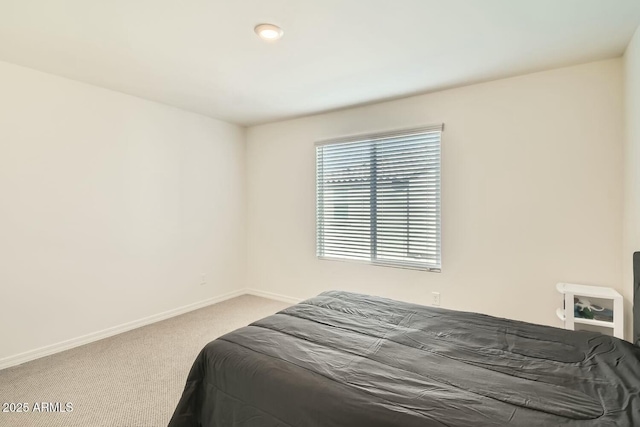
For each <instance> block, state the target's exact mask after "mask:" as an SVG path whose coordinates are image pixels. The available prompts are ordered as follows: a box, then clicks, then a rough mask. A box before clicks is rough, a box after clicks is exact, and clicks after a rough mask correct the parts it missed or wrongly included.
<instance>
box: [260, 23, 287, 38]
mask: <svg viewBox="0 0 640 427" xmlns="http://www.w3.org/2000/svg"><path fill="white" fill-rule="evenodd" d="M254 31H255V32H256V34H257V35H258V36H259V37H260V38H261V39H262V40H267V41H275V40H278V39H279V38H280V37H282V28H280V27H278V26H277V25H273V24H260V25H256V28H254Z"/></svg>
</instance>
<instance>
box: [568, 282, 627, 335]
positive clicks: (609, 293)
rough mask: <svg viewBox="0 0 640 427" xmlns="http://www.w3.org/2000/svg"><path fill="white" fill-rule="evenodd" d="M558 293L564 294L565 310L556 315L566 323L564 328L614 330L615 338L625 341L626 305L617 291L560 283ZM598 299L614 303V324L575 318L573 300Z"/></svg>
mask: <svg viewBox="0 0 640 427" xmlns="http://www.w3.org/2000/svg"><path fill="white" fill-rule="evenodd" d="M556 288H557V289H558V292H560V293H561V294H564V309H562V308H559V309H557V310H556V314H557V315H558V317H559V318H560V320H562V321H563V322H564V328H565V329H570V330H574V329H575V324H576V323H578V324H583V325H591V326H599V327H603V328H611V329H613V336H614V337H618V338H620V339H624V311H623V310H624V304H623V302H622V301H623V300H622V295H620V294H619V293H618V291H616V290H615V289H612V288H605V287H602V286H588V285H575V284H572V283H558V284H557V285H556ZM574 297H585V298H597V299H600V300H611V301H612V302H613V304H612V305H613V322H606V321H603V320H595V319H583V318H580V317H575V316H574V313H573V310H574V306H573V298H574Z"/></svg>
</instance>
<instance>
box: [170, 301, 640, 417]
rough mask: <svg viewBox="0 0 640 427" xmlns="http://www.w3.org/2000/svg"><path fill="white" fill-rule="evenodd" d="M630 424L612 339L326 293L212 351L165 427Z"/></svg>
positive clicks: (634, 382)
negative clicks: (168, 426) (168, 424)
mask: <svg viewBox="0 0 640 427" xmlns="http://www.w3.org/2000/svg"><path fill="white" fill-rule="evenodd" d="M560 425H562V426H581V427H590V426H598V427H605V426H618V427H620V426H629V427H631V426H640V349H639V348H637V347H635V346H633V345H632V344H630V343H628V342H625V341H622V340H619V339H617V338H613V337H609V336H605V335H601V334H598V333H592V332H583V331H577V332H574V331H566V330H563V329H558V328H552V327H547V326H540V325H534V324H530V323H524V322H517V321H512V320H506V319H499V318H495V317H491V316H486V315H482V314H477V313H466V312H457V311H451V310H445V309H441V308H433V307H424V306H420V305H415V304H407V303H402V302H398V301H393V300H388V299H383V298H377V297H372V296H366V295H359V294H353V293H347V292H337V291H332V292H325V293H323V294H321V295H319V296H317V297H315V298H311V299H309V300H307V301H304V302H302V303H300V304H297V305H294V306H292V307H290V308H288V309H286V310H283V311H281V312H279V313H277V314H275V315H273V316H270V317H267V318H265V319H262V320H260V321H257V322H255V323H253V324H252V325H250V326H247V327H245V328H241V329H238V330H236V331H234V332H232V333H229V334H227V335H225V336H223V337H221V338H219V339H217V340H215V341H212V342H211V343H209V344H208V345H207V346H206V347H205V348H204V349H203V350H202V352H201V353H200V355H199V356H198V358H197V359H196V361H195V363H194V365H193V368H192V370H191V372H190V374H189V377H188V380H187V385H186V387H185V390H184V394H183V395H182V398H181V400H180V402H179V403H178V405H177V408H176V410H175V413H174V415H173V418H172V420H171V423H170V426H171V427H180V426H209V427H214V426H215V427H232V426H233V427H240V426H242V427H276V426H291V427H314V426H318V427H337V426H345V427H346V426H348V427H359V426H363V427H418V426H419V427H430V426H442V427H444V426H446V427H463V426H464V427H469V426H473V427H481V426H495V427H505V426H509V427H514V426H526V427H534V426H560Z"/></svg>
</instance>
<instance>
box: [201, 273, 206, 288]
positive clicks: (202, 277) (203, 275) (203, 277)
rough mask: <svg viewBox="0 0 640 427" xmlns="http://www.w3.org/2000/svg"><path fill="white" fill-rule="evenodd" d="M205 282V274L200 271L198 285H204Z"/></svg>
mask: <svg viewBox="0 0 640 427" xmlns="http://www.w3.org/2000/svg"><path fill="white" fill-rule="evenodd" d="M206 284H207V276H206V275H205V274H204V273H202V274H201V275H200V286H204V285H206Z"/></svg>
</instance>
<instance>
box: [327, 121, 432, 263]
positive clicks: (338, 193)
mask: <svg viewBox="0 0 640 427" xmlns="http://www.w3.org/2000/svg"><path fill="white" fill-rule="evenodd" d="M441 133H442V125H440V126H437V127H429V128H421V129H412V130H404V131H399V132H393V133H387V134H378V135H369V136H362V137H357V138H349V139H341V140H333V141H326V142H322V143H318V144H317V145H316V198H317V199H316V203H317V205H316V208H317V209H316V224H317V255H318V257H319V258H328V259H343V260H356V261H367V262H371V263H374V264H382V265H392V266H398V267H407V268H418V269H424V270H433V271H440V136H441Z"/></svg>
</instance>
